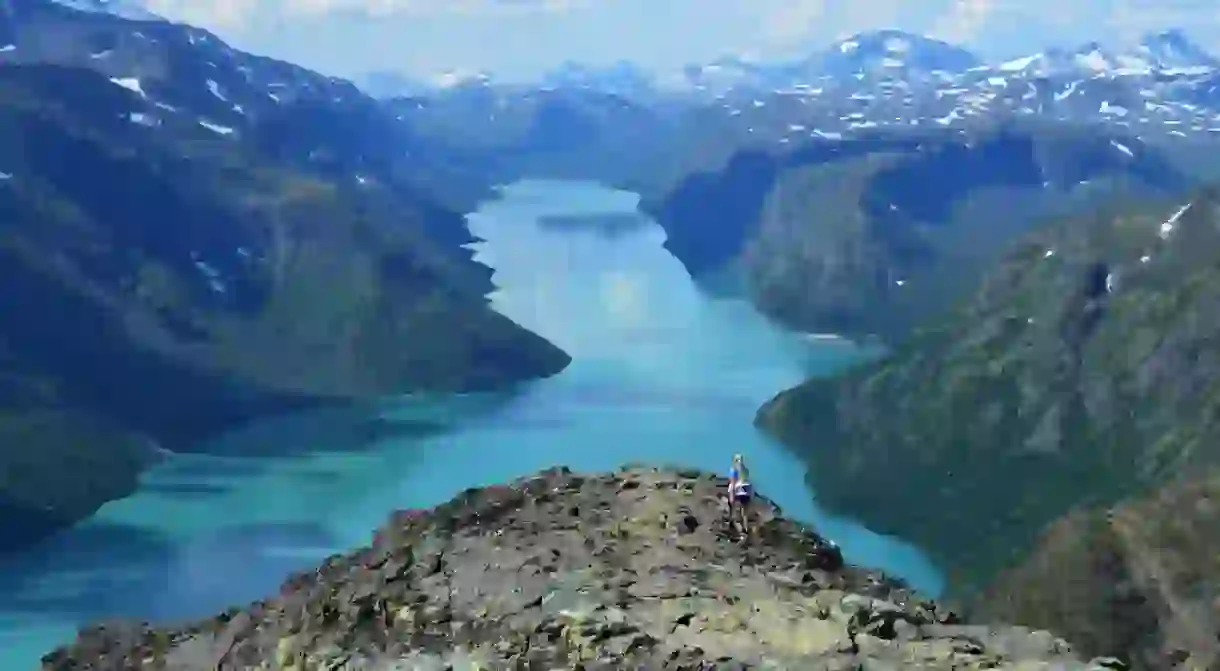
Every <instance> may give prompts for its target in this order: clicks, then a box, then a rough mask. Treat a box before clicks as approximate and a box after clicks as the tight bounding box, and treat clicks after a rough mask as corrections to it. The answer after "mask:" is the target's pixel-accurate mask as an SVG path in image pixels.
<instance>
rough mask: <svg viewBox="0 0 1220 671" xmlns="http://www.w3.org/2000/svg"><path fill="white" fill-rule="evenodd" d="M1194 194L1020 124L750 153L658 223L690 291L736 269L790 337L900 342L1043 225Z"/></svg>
mask: <svg viewBox="0 0 1220 671" xmlns="http://www.w3.org/2000/svg"><path fill="white" fill-rule="evenodd" d="M1117 147H1124V148H1126V149H1128V150H1130V151H1131V154H1130V155H1128V154H1127V153H1126V152H1124V151H1122V150H1120V149H1118V148H1117ZM1188 184H1189V179H1188V178H1187V177H1186V176H1184V175H1183V174H1182V173H1181V172H1179V171H1178V170H1176V169H1175V168H1174V167H1173V166H1172V164H1171V163H1170V161H1169V160H1168V158H1167V156H1166V155H1165V154H1164V153H1163V152H1161V151H1160V150H1159V149H1157V148H1156V147H1153V146H1145V145H1142V144H1140V143H1139V142H1138V141H1136V140H1133V139H1129V138H1121V137H1115V136H1112V135H1109V134H1107V133H1105V132H1103V131H1101V130H1099V129H1096V128H1089V127H1073V126H1067V125H1060V126H1046V125H1036V124H1010V125H1006V126H1001V127H995V128H990V129H981V130H978V131H972V133H971V134H970V135H965V136H963V135H962V134H961V133H960V132H956V131H952V132H951V131H945V132H935V131H918V132H915V131H913V132H909V133H902V132H889V133H886V134H878V135H875V136H861V137H858V138H854V139H850V140H846V141H826V140H820V141H815V142H810V143H808V144H806V145H804V146H802V147H799V148H797V149H794V150H792V151H790V152H787V153H783V154H769V153H764V152H743V153H740V154H737V155H736V156H734V158H733V159H732V160H730V161H729V162H728V165H727V166H726V167H725V168H724V169H723V170H718V171H715V172H709V173H704V174H696V175H692V176H690V177H688V178H687V179H685V180H684V181H682V182H681V183H679V184H678V186H677V187H676V188H674V189H673V190H672V191H671V192H670V194H669V195H668V196H667V197H666V198H664V199H661V200H657V201H654V202H652V203H650V204H649V205H648V210H649V211H650V212H651V213H652V214H653V215H654V216H655V217H656V219H657V221H658V222H659V223H660V224H661V225H662V226H663V227H664V228H665V229H666V232H667V234H668V240H667V242H666V246H667V247H668V248H669V250H670V251H671V252H673V254H674V255H675V256H676V257H678V258H679V259H680V260H681V261H682V262H683V263H684V264H685V265H686V267H687V269H688V270H689V271H690V273H691V274H692V275H693V276H694V277H696V278H704V277H708V276H713V275H717V274H719V273H723V272H725V271H726V269H727V271H728V272H729V273H730V274H732V275H735V276H736V277H737V278H738V279H739V283H740V284H741V285H742V286H744V287H745V291H746V292H747V293H748V294H749V295H750V297H752V298H753V299H754V301H755V302H756V304H758V306H759V307H760V308H761V309H762V310H764V311H765V312H767V313H769V314H770V315H772V316H774V317H776V318H778V319H780V320H781V321H783V322H785V323H788V324H790V325H792V326H795V327H798V328H802V329H805V330H809V331H817V332H837V333H840V334H844V335H850V336H864V335H880V336H882V337H884V338H886V339H887V340H889V341H891V342H897V341H898V340H901V339H902V338H903V337H905V336H906V335H907V334H908V333H909V332H910V330H911V329H912V328H913V327H914V326H915V325H917V324H919V323H922V322H923V320H925V319H929V318H936V317H938V316H939V315H941V314H942V313H943V312H944V311H946V310H947V309H948V308H949V307H951V306H952V304H953V303H954V301H956V300H958V299H960V298H962V297H963V295H964V294H963V292H964V291H968V290H969V287H972V286H975V285H976V283H977V282H978V281H979V279H980V278H981V277H982V275H983V274H984V272H985V271H986V269H987V268H988V266H989V265H990V264H991V263H993V262H994V261H995V260H996V258H998V257H999V256H1000V255H1001V254H1002V252H1003V251H1004V249H1006V248H1007V246H1008V245H1009V244H1011V243H1012V242H1013V241H1014V240H1016V239H1018V238H1019V237H1020V236H1021V235H1022V234H1023V233H1024V232H1026V231H1028V230H1029V229H1030V228H1031V227H1033V226H1034V225H1036V224H1037V223H1038V222H1039V221H1040V220H1041V219H1043V218H1047V217H1053V216H1057V215H1062V214H1065V213H1071V212H1080V211H1083V210H1086V209H1088V208H1089V207H1091V206H1092V205H1093V204H1095V203H1097V202H1098V201H1099V200H1100V199H1102V198H1106V197H1111V196H1113V195H1114V194H1128V195H1132V196H1135V195H1141V194H1143V195H1147V194H1157V193H1171V192H1176V191H1179V190H1181V189H1184V188H1185V187H1186V186H1187V185H1188Z"/></svg>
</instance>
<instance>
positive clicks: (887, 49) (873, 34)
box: [815, 30, 979, 77]
mask: <svg viewBox="0 0 1220 671" xmlns="http://www.w3.org/2000/svg"><path fill="white" fill-rule="evenodd" d="M815 60H816V61H818V70H819V71H820V74H822V75H826V76H831V77H853V76H857V75H867V74H874V75H877V74H880V75H893V76H902V75H909V74H911V73H928V72H962V71H964V70H968V69H970V68H972V67H975V66H976V65H978V64H979V59H978V57H977V56H975V55H974V54H972V53H970V52H969V51H966V50H965V49H962V48H961V47H957V46H954V45H952V44H948V43H946V42H941V41H940V40H934V39H932V38H929V37H924V36H922V35H913V34H911V33H906V32H903V31H900V30H876V31H870V32H866V33H858V34H856V35H852V36H851V37H849V38H847V39H844V40H840V41H838V42H836V43H834V44H832V45H831V46H830V48H828V49H827V50H826V51H825V52H824V53H823V54H822V55H821V56H818V57H815Z"/></svg>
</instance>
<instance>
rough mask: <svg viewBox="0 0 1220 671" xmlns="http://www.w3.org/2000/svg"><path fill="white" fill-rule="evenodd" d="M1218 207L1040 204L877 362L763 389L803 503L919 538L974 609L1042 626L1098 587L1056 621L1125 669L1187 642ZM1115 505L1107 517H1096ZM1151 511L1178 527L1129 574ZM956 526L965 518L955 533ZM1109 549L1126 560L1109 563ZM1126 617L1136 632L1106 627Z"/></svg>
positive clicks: (1206, 426)
mask: <svg viewBox="0 0 1220 671" xmlns="http://www.w3.org/2000/svg"><path fill="white" fill-rule="evenodd" d="M1218 221H1220V200H1218V199H1217V190H1216V189H1215V188H1214V187H1205V188H1201V189H1199V190H1197V191H1195V192H1194V193H1193V194H1192V195H1191V196H1190V197H1182V196H1178V197H1167V198H1164V199H1160V200H1157V201H1154V202H1147V201H1143V202H1141V201H1138V200H1137V201H1135V202H1125V201H1123V200H1119V201H1116V202H1111V203H1109V204H1107V205H1106V206H1104V207H1101V208H1099V209H1097V210H1095V211H1093V212H1091V213H1085V214H1082V215H1078V216H1076V217H1067V218H1064V219H1061V220H1058V221H1054V222H1049V223H1048V224H1046V225H1044V226H1042V227H1040V228H1038V229H1035V230H1034V231H1031V232H1030V233H1029V234H1027V235H1026V236H1024V237H1023V238H1022V239H1021V240H1020V241H1019V242H1017V243H1015V244H1014V245H1013V247H1012V248H1010V250H1009V251H1008V253H1007V254H1005V256H1004V258H1003V260H1002V261H1000V262H999V263H997V264H996V266H995V267H994V268H993V269H992V271H991V272H989V273H988V274H987V275H986V277H985V279H984V281H983V282H982V284H981V286H980V287H979V289H978V290H977V291H975V292H974V293H973V294H972V295H971V296H970V297H968V298H967V299H965V300H964V301H963V302H962V303H960V304H959V306H958V308H957V309H956V310H955V311H954V313H953V314H952V315H951V316H949V317H948V318H946V319H943V320H940V321H939V322H938V323H934V324H930V325H927V326H926V327H925V328H923V329H921V330H920V331H918V332H916V333H915V334H914V335H913V336H912V337H911V338H910V339H909V340H908V341H906V342H904V343H902V344H901V345H899V346H898V347H896V348H895V350H894V351H893V352H892V353H891V354H890V355H889V356H886V357H884V358H882V359H881V360H879V361H876V362H873V363H869V364H865V365H862V366H859V367H857V368H855V369H853V370H851V371H849V372H848V373H846V374H845V375H843V376H841V377H838V378H835V379H827V380H810V381H807V382H806V383H804V384H802V385H800V386H798V387H796V388H794V389H791V390H787V391H785V392H782V393H780V394H779V395H777V396H776V397H775V398H774V399H772V400H771V401H769V402H768V403H767V404H766V405H764V406H763V408H761V409H760V410H759V413H758V416H757V423H758V424H759V425H760V426H761V427H763V428H764V429H765V430H767V431H769V432H771V433H772V434H773V435H775V436H777V437H778V438H780V439H781V440H782V441H783V442H784V443H785V444H787V445H789V446H790V447H791V448H792V449H793V450H795V451H796V453H797V454H799V455H801V456H802V458H803V459H805V460H806V461H808V462H809V463H810V464H811V468H810V470H809V473H810V479H811V484H812V485H813V486H814V487H815V488H816V491H817V492H818V498H819V501H820V502H821V503H822V504H823V505H825V506H827V507H828V508H830V509H832V510H835V511H837V512H840V513H842V514H847V515H851V516H853V517H856V518H857V519H860V520H861V521H862V522H863V523H865V524H867V525H868V526H869V527H870V528H874V529H877V530H878V531H880V532H883V533H892V534H897V535H900V536H902V537H904V538H908V539H910V540H911V541H912V542H915V543H917V544H919V545H920V546H921V547H924V548H927V549H928V551H929V552H930V553H932V554H933V555H934V558H935V559H936V560H937V561H938V562H940V564H941V565H942V566H944V567H945V568H946V570H947V571H948V573H949V578H950V580H949V582H950V584H951V585H953V588H954V589H955V590H956V591H957V594H958V595H959V596H960V597H962V598H968V599H971V600H974V601H975V602H976V603H977V604H979V607H980V608H982V609H983V610H984V612H988V613H992V614H996V615H997V616H1001V617H1013V618H1019V619H1018V622H1019V623H1021V624H1028V625H1030V626H1047V625H1049V624H1051V623H1056V622H1057V623H1061V624H1065V623H1066V622H1067V619H1068V617H1067V615H1066V614H1068V613H1076V614H1077V615H1082V614H1087V613H1088V612H1093V613H1099V612H1102V611H1104V610H1105V609H1106V608H1110V606H1107V604H1117V605H1115V606H1114V607H1115V608H1117V610H1114V611H1113V612H1110V614H1108V615H1105V616H1104V617H1103V618H1101V619H1100V620H1096V621H1093V623H1092V624H1086V623H1085V622H1083V621H1081V622H1078V623H1077V624H1076V625H1074V626H1072V627H1070V628H1071V629H1073V631H1074V634H1075V636H1074V637H1073V642H1075V643H1077V644H1078V645H1082V646H1088V647H1085V648H1083V649H1084V650H1085V651H1086V652H1087V653H1088V654H1101V655H1119V656H1122V657H1124V658H1127V659H1128V660H1129V661H1131V662H1132V663H1136V664H1137V667H1136V668H1148V669H1152V668H1164V667H1163V663H1165V660H1166V659H1177V660H1178V662H1180V661H1181V660H1184V659H1186V658H1188V657H1192V656H1193V658H1195V659H1206V658H1207V654H1206V648H1205V647H1204V648H1200V647H1199V643H1198V640H1197V637H1195V636H1194V635H1193V634H1191V633H1190V631H1189V630H1183V629H1182V626H1181V618H1182V617H1183V616H1184V615H1186V614H1189V613H1190V612H1193V611H1192V610H1191V609H1196V608H1204V609H1206V608H1210V607H1211V605H1212V603H1213V601H1212V600H1213V599H1215V598H1216V597H1217V596H1220V594H1218V593H1216V592H1215V590H1214V589H1213V587H1212V586H1211V585H1210V584H1209V583H1208V582H1207V580H1206V577H1207V576H1210V575H1212V572H1213V571H1214V566H1213V565H1212V563H1209V562H1212V560H1213V559H1214V555H1209V554H1207V553H1206V552H1205V551H1204V550H1205V549H1206V548H1208V547H1211V545H1212V544H1214V542H1215V539H1214V536H1213V534H1212V533H1211V529H1212V528H1214V527H1212V528H1208V527H1207V526H1206V523H1205V520H1207V519H1210V518H1209V517H1208V515H1209V514H1210V513H1209V510H1210V508H1209V507H1208V506H1209V504H1208V503H1207V502H1208V501H1209V500H1210V499H1209V498H1208V496H1210V494H1209V493H1208V492H1212V491H1214V487H1212V486H1211V485H1210V484H1207V483H1208V482H1210V480H1205V482H1204V485H1205V486H1198V485H1197V481H1198V480H1200V479H1205V477H1206V474H1207V473H1210V472H1211V470H1213V469H1214V468H1215V465H1216V463H1217V461H1218V460H1220V455H1218V454H1217V453H1216V451H1215V449H1214V447H1213V446H1214V444H1215V436H1214V431H1215V428H1214V427H1215V425H1214V422H1213V421H1212V418H1213V417H1214V416H1215V412H1216V411H1215V400H1216V395H1215V390H1214V380H1215V377H1214V376H1215V369H1216V366H1217V363H1216V361H1215V350H1214V347H1211V344H1212V343H1213V335H1212V334H1213V333H1214V331H1213V330H1212V328H1211V325H1213V324H1214V323H1215V321H1216V315H1215V312H1214V305H1215V304H1216V303H1215V295H1214V294H1215V288H1216V287H1217V286H1220V282H1216V281H1215V277H1214V275H1215V268H1216V267H1217V266H1216V263H1215V260H1216V259H1215V250H1216V249H1217V248H1218V247H1217V245H1216V243H1217V241H1218V236H1220V226H1217V222H1218ZM831 474H833V475H831ZM912 482H914V483H918V484H919V487H911V486H910V484H911V483H912ZM880 491H885V492H887V494H886V495H885V496H883V497H882V496H878V495H877V492H880ZM1158 501H1163V502H1167V503H1158ZM1193 506H1198V507H1197V509H1196V508H1194V507H1193ZM1140 510H1143V511H1145V513H1146V514H1147V515H1148V519H1147V520H1146V521H1144V522H1142V523H1138V524H1136V523H1135V522H1132V520H1134V519H1137V518H1138V517H1139V515H1136V516H1135V517H1132V515H1133V514H1134V513H1135V511H1140ZM1116 515H1117V516H1121V518H1122V519H1123V520H1126V522H1124V523H1125V524H1127V526H1126V527H1123V528H1122V529H1113V528H1110V527H1109V526H1108V525H1111V524H1112V520H1113V519H1114V516H1116ZM1170 519H1176V520H1177V522H1175V524H1177V523H1178V522H1180V523H1181V524H1183V525H1185V526H1184V528H1186V527H1189V528H1193V529H1195V530H1196V533H1197V534H1198V535H1197V536H1193V537H1192V536H1190V535H1189V534H1187V535H1185V536H1184V535H1182V534H1181V533H1178V532H1174V533H1175V534H1177V535H1175V536H1173V538H1172V539H1170V538H1168V537H1166V538H1167V540H1166V542H1167V543H1168V544H1167V545H1165V547H1164V552H1165V553H1166V554H1164V555H1163V556H1162V558H1163V559H1164V560H1165V561H1167V562H1168V563H1167V564H1166V568H1165V570H1164V571H1163V572H1161V573H1156V572H1155V571H1154V572H1152V573H1149V571H1151V570H1152V569H1149V568H1147V567H1146V566H1144V565H1142V564H1141V562H1144V561H1145V559H1146V558H1147V557H1150V556H1151V557H1155V556H1158V555H1156V553H1157V552H1159V550H1158V549H1157V548H1158V543H1159V541H1157V540H1156V538H1158V537H1156V536H1154V535H1150V534H1153V533H1154V531H1155V526H1154V525H1155V524H1156V523H1158V521H1161V522H1166V521H1167V520H1170ZM1098 525H1100V526H1098ZM1175 528H1176V527H1175ZM963 529H972V530H975V532H974V533H970V534H968V536H969V538H970V540H969V541H968V542H966V543H964V544H962V543H958V542H956V541H954V540H953V539H954V538H962V530H963ZM1056 529H1058V530H1059V531H1055V530H1056ZM984 530H986V531H985V532H984ZM1114 533H1121V535H1122V538H1123V539H1126V540H1124V543H1125V544H1124V545H1123V546H1121V547H1119V548H1118V549H1116V550H1115V549H1113V547H1114V546H1113V543H1114V542H1115V540H1114V539H1115V538H1116V537H1115V536H1114ZM1167 533H1168V531H1167ZM1090 539H1093V540H1094V541H1096V544H1097V548H1096V550H1097V553H1093V551H1092V550H1090ZM1169 541H1172V542H1169ZM1132 542H1134V543H1135V544H1134V545H1132V544H1131V543H1132ZM1107 548H1111V549H1107ZM1128 562H1134V564H1130V565H1129V569H1130V571H1131V573H1130V574H1124V575H1130V576H1133V577H1130V578H1122V577H1121V576H1120V577H1119V578H1114V580H1117V581H1118V583H1115V584H1111V583H1110V580H1111V577H1113V576H1112V573H1111V572H1112V571H1117V570H1119V569H1118V568H1115V567H1116V566H1118V567H1119V568H1121V566H1122V565H1123V564H1124V563H1128ZM1056 566H1057V567H1061V568H1065V569H1066V567H1068V566H1070V567H1071V571H1072V572H1071V573H1060V572H1058V571H1057V570H1056V569H1054V568H1051V567H1056ZM1090 567H1092V568H1090ZM1091 570H1095V571H1096V573H1095V574H1091V575H1090V574H1089V573H1088V571H1091ZM1073 576H1075V577H1073ZM1107 576H1110V577H1107ZM1192 576H1193V577H1192ZM1179 579H1180V580H1181V582H1175V581H1176V580H1179ZM1071 580H1078V581H1084V582H1079V584H1078V586H1077V587H1072V586H1071V585H1069V584H1067V583H1068V582H1070V581H1071ZM1133 581H1134V582H1133ZM1141 581H1142V582H1141ZM1107 584H1110V587H1107V588H1106V589H1099V590H1097V591H1096V592H1090V591H1088V590H1090V589H1091V587H1090V586H1093V587H1100V586H1102V585H1107ZM989 586H990V587H989ZM989 590H990V591H989ZM1080 590H1084V591H1083V592H1082V591H1080ZM1057 591H1058V592H1057ZM1073 595H1074V596H1073ZM1072 599H1076V600H1075V601H1073V600H1072ZM1141 599H1145V600H1146V603H1145V605H1140V603H1141V601H1140V600H1141ZM1196 602H1199V603H1200V604H1202V605H1196ZM1183 604H1185V605H1183ZM1119 606H1121V607H1119ZM1098 609H1100V610H1098ZM1209 617H1210V615H1209ZM1133 622H1135V623H1143V624H1142V625H1138V626H1142V627H1143V631H1144V632H1145V633H1146V634H1147V637H1148V638H1147V640H1144V639H1133V638H1131V637H1129V636H1126V637H1125V638H1124V636H1125V635H1124V634H1122V633H1121V632H1124V631H1126V632H1130V631H1132V629H1131V627H1132V626H1136V625H1135V624H1133ZM1205 622H1206V620H1205ZM1184 631H1185V635H1186V637H1185V638H1183V635H1184ZM1116 632H1117V633H1116ZM1065 634H1066V632H1065ZM1149 641H1153V643H1151V644H1150V643H1149ZM1162 644H1163V645H1166V646H1169V647H1166V648H1163V649H1162V648H1161V645H1162ZM1213 645H1214V642H1213ZM1200 655H1202V656H1200ZM1175 663H1176V662H1175Z"/></svg>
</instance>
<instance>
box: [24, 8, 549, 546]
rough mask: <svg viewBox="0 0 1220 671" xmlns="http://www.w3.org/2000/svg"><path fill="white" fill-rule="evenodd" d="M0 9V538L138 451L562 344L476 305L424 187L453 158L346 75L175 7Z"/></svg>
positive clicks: (87, 507) (78, 504)
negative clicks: (251, 43)
mask: <svg viewBox="0 0 1220 671" xmlns="http://www.w3.org/2000/svg"><path fill="white" fill-rule="evenodd" d="M6 7H7V8H8V9H9V10H11V11H7V12H6V13H4V14H3V23H2V24H0V25H2V26H3V28H4V30H5V31H6V34H8V35H11V38H10V39H12V40H13V48H11V49H8V50H5V51H3V52H2V53H0V57H2V58H3V61H2V62H0V136H2V137H3V141H2V142H0V212H3V213H4V216H3V221H4V224H3V226H0V287H3V291H2V292H0V362H2V366H0V444H4V445H6V446H7V447H6V449H4V450H0V474H2V479H0V513H2V514H0V520H2V522H0V531H3V537H4V541H3V543H0V549H10V548H12V547H18V546H20V545H21V544H23V543H25V542H28V540H30V539H32V538H35V537H38V536H40V535H45V534H46V533H49V532H50V531H52V530H53V529H55V528H57V527H59V526H62V525H63V524H68V523H71V522H73V521H75V520H77V519H80V518H81V517H83V516H85V515H88V514H90V513H91V512H92V511H93V510H94V509H96V507H97V506H98V505H101V504H102V503H103V502H105V501H106V500H109V499H112V498H116V497H118V496H121V495H124V494H126V493H128V492H130V490H131V488H132V487H134V485H135V476H136V474H137V473H138V472H139V469H140V468H142V467H143V466H144V465H145V464H147V463H148V462H149V461H150V460H154V459H156V458H157V456H158V454H159V450H158V449H156V447H155V446H160V448H168V449H172V450H188V449H197V448H196V445H197V444H198V442H199V441H200V440H201V439H204V438H207V437H209V436H212V435H214V434H216V433H217V432H219V431H222V430H225V429H227V428H229V427H233V426H235V425H237V424H240V423H244V422H247V421H250V420H252V419H255V418H258V417H261V416H264V415H266V414H269V413H276V412H282V411H286V410H290V409H296V408H302V407H310V406H315V405H318V404H321V403H347V402H351V401H353V400H359V399H364V398H372V397H377V396H381V395H385V394H395V393H402V392H408V391H415V390H447V391H449V390H468V389H485V388H490V387H500V386H503V385H507V384H511V383H514V382H516V381H520V380H524V379H529V378H534V377H538V376H545V375H550V374H553V373H555V372H557V371H559V370H561V369H562V368H563V367H564V366H565V365H566V364H567V363H568V361H569V358H568V357H567V355H566V354H564V353H563V352H562V351H560V350H559V349H558V348H556V347H555V346H554V345H552V344H551V343H549V342H547V341H545V340H543V339H542V338H541V337H539V336H537V335H535V334H533V333H530V332H528V331H526V330H524V329H522V328H521V327H519V326H518V325H516V324H515V323H513V322H511V321H510V320H508V319H507V318H505V317H503V316H502V315H500V314H498V313H496V312H495V311H494V310H492V309H491V308H490V306H489V305H488V301H487V299H486V294H487V293H488V292H489V291H490V290H491V288H492V285H491V282H490V275H491V270H490V269H489V268H487V267H485V266H483V265H481V264H478V263H475V262H474V261H473V260H472V252H471V251H470V250H468V249H466V248H465V245H466V244H467V243H469V242H471V241H472V236H471V235H470V233H469V231H468V230H467V229H466V228H465V223H464V220H463V218H462V216H461V214H460V212H458V211H456V210H454V209H452V208H451V206H450V205H448V204H447V201H448V200H449V199H451V200H453V201H459V200H462V198H463V197H464V196H460V194H462V193H463V192H464V191H463V190H465V189H467V187H466V186H465V185H464V183H463V184H459V185H457V186H456V187H455V188H453V189H448V190H446V189H443V188H440V187H445V186H446V185H447V184H448V181H447V180H450V179H452V180H454V181H458V180H457V177H456V176H457V175H461V176H463V178H465V177H467V176H469V174H470V173H464V172H462V168H461V167H460V166H459V167H458V168H454V165H456V164H455V163H454V162H450V161H449V158H448V156H447V155H443V154H438V153H429V151H431V150H430V149H429V148H428V145H427V144H426V143H424V142H419V141H417V140H416V138H415V137H414V136H413V135H412V134H411V131H410V128H409V127H408V126H406V125H405V124H403V123H401V122H399V121H398V120H396V119H395V118H394V117H393V116H392V115H391V114H389V113H388V112H386V111H385V109H384V108H383V107H382V106H381V105H379V104H378V103H377V102H376V101H373V100H372V99H370V98H367V97H366V96H363V95H362V94H361V93H360V92H359V91H357V90H356V89H355V87H354V86H352V85H351V84H350V83H347V82H343V81H340V80H333V79H330V78H326V77H323V76H321V75H318V74H316V73H313V72H310V71H307V70H303V69H301V68H297V67H295V66H291V65H288V64H285V63H280V62H276V61H272V60H269V59H262V58H258V57H255V56H250V55H248V54H243V53H241V52H238V51H236V50H233V49H231V48H230V47H228V46H227V45H225V44H224V43H223V42H221V41H220V40H218V39H217V38H216V37H215V36H213V35H211V34H209V33H206V32H205V31H201V30H198V29H195V28H191V27H189V26H182V25H177V24H171V23H167V22H134V21H129V20H126V19H122V18H119V17H115V16H113V15H110V14H106V13H99V12H80V11H77V10H74V9H71V8H68V7H65V6H62V5H60V4H55V3H49V2H34V1H31V2H24V3H21V4H20V5H17V4H15V3H14V4H13V5H11V6H8V5H6ZM421 175H428V176H429V178H430V181H424V180H422V179H420V176H421ZM451 176H452V177H451ZM475 184H476V186H478V185H479V183H478V182H477V181H476V183H475ZM432 185H436V186H437V187H438V188H437V189H436V190H433V189H432V188H431V187H432ZM479 188H486V187H485V186H481V187H479Z"/></svg>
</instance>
